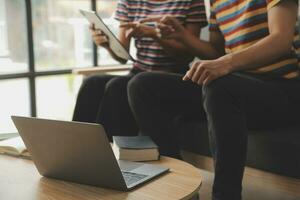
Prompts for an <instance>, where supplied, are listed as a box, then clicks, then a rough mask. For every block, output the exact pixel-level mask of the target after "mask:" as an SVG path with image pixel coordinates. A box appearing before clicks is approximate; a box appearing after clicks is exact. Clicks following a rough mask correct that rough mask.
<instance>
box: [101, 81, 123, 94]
mask: <svg viewBox="0 0 300 200" xmlns="http://www.w3.org/2000/svg"><path fill="white" fill-rule="evenodd" d="M126 85H127V81H126V78H125V77H116V78H112V79H111V80H110V81H108V82H107V84H106V86H105V93H106V95H107V94H113V95H119V94H123V93H124V91H123V90H125V91H126Z"/></svg>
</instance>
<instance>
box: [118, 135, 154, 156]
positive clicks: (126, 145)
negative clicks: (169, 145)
mask: <svg viewBox="0 0 300 200" xmlns="http://www.w3.org/2000/svg"><path fill="white" fill-rule="evenodd" d="M113 151H114V154H115V156H116V158H117V159H119V160H128V161H152V160H158V159H159V151H158V146H157V145H156V144H155V143H154V142H153V141H152V139H151V138H150V137H148V136H134V137H132V136H129V137H126V136H114V137H113Z"/></svg>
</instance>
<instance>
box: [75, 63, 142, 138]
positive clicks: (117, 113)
mask: <svg viewBox="0 0 300 200" xmlns="http://www.w3.org/2000/svg"><path fill="white" fill-rule="evenodd" d="M137 73H139V71H137V70H135V69H134V70H132V71H131V72H130V73H129V74H128V75H125V76H113V75H94V76H90V77H87V78H86V79H85V80H84V81H83V83H82V85H81V88H80V90H79V93H78V96H77V102H76V106H75V110H74V115H73V121H80V122H90V123H100V124H102V125H103V126H104V128H105V130H106V133H107V135H108V138H109V139H110V140H111V139H112V136H113V135H128V136H130V135H137V133H138V127H137V124H136V122H135V120H134V117H133V115H132V112H131V110H130V108H129V104H128V97H127V83H128V81H129V80H130V79H131V78H132V77H133V76H134V75H135V74H137Z"/></svg>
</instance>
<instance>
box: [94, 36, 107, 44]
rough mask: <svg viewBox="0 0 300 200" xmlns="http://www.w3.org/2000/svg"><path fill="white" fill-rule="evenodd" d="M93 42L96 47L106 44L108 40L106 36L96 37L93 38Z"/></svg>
mask: <svg viewBox="0 0 300 200" xmlns="http://www.w3.org/2000/svg"><path fill="white" fill-rule="evenodd" d="M94 42H95V43H96V44H97V45H103V44H105V43H108V38H107V37H106V36H98V37H96V38H94Z"/></svg>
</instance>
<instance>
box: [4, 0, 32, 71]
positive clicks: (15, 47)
mask: <svg viewBox="0 0 300 200" xmlns="http://www.w3.org/2000/svg"><path fill="white" fill-rule="evenodd" d="M24 8H25V1H22V0H10V1H9V0H0V74H7V73H17V72H26V71H28V64H27V62H28V61H27V57H28V55H27V53H26V52H27V37H26V17H25V9H24Z"/></svg>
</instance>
